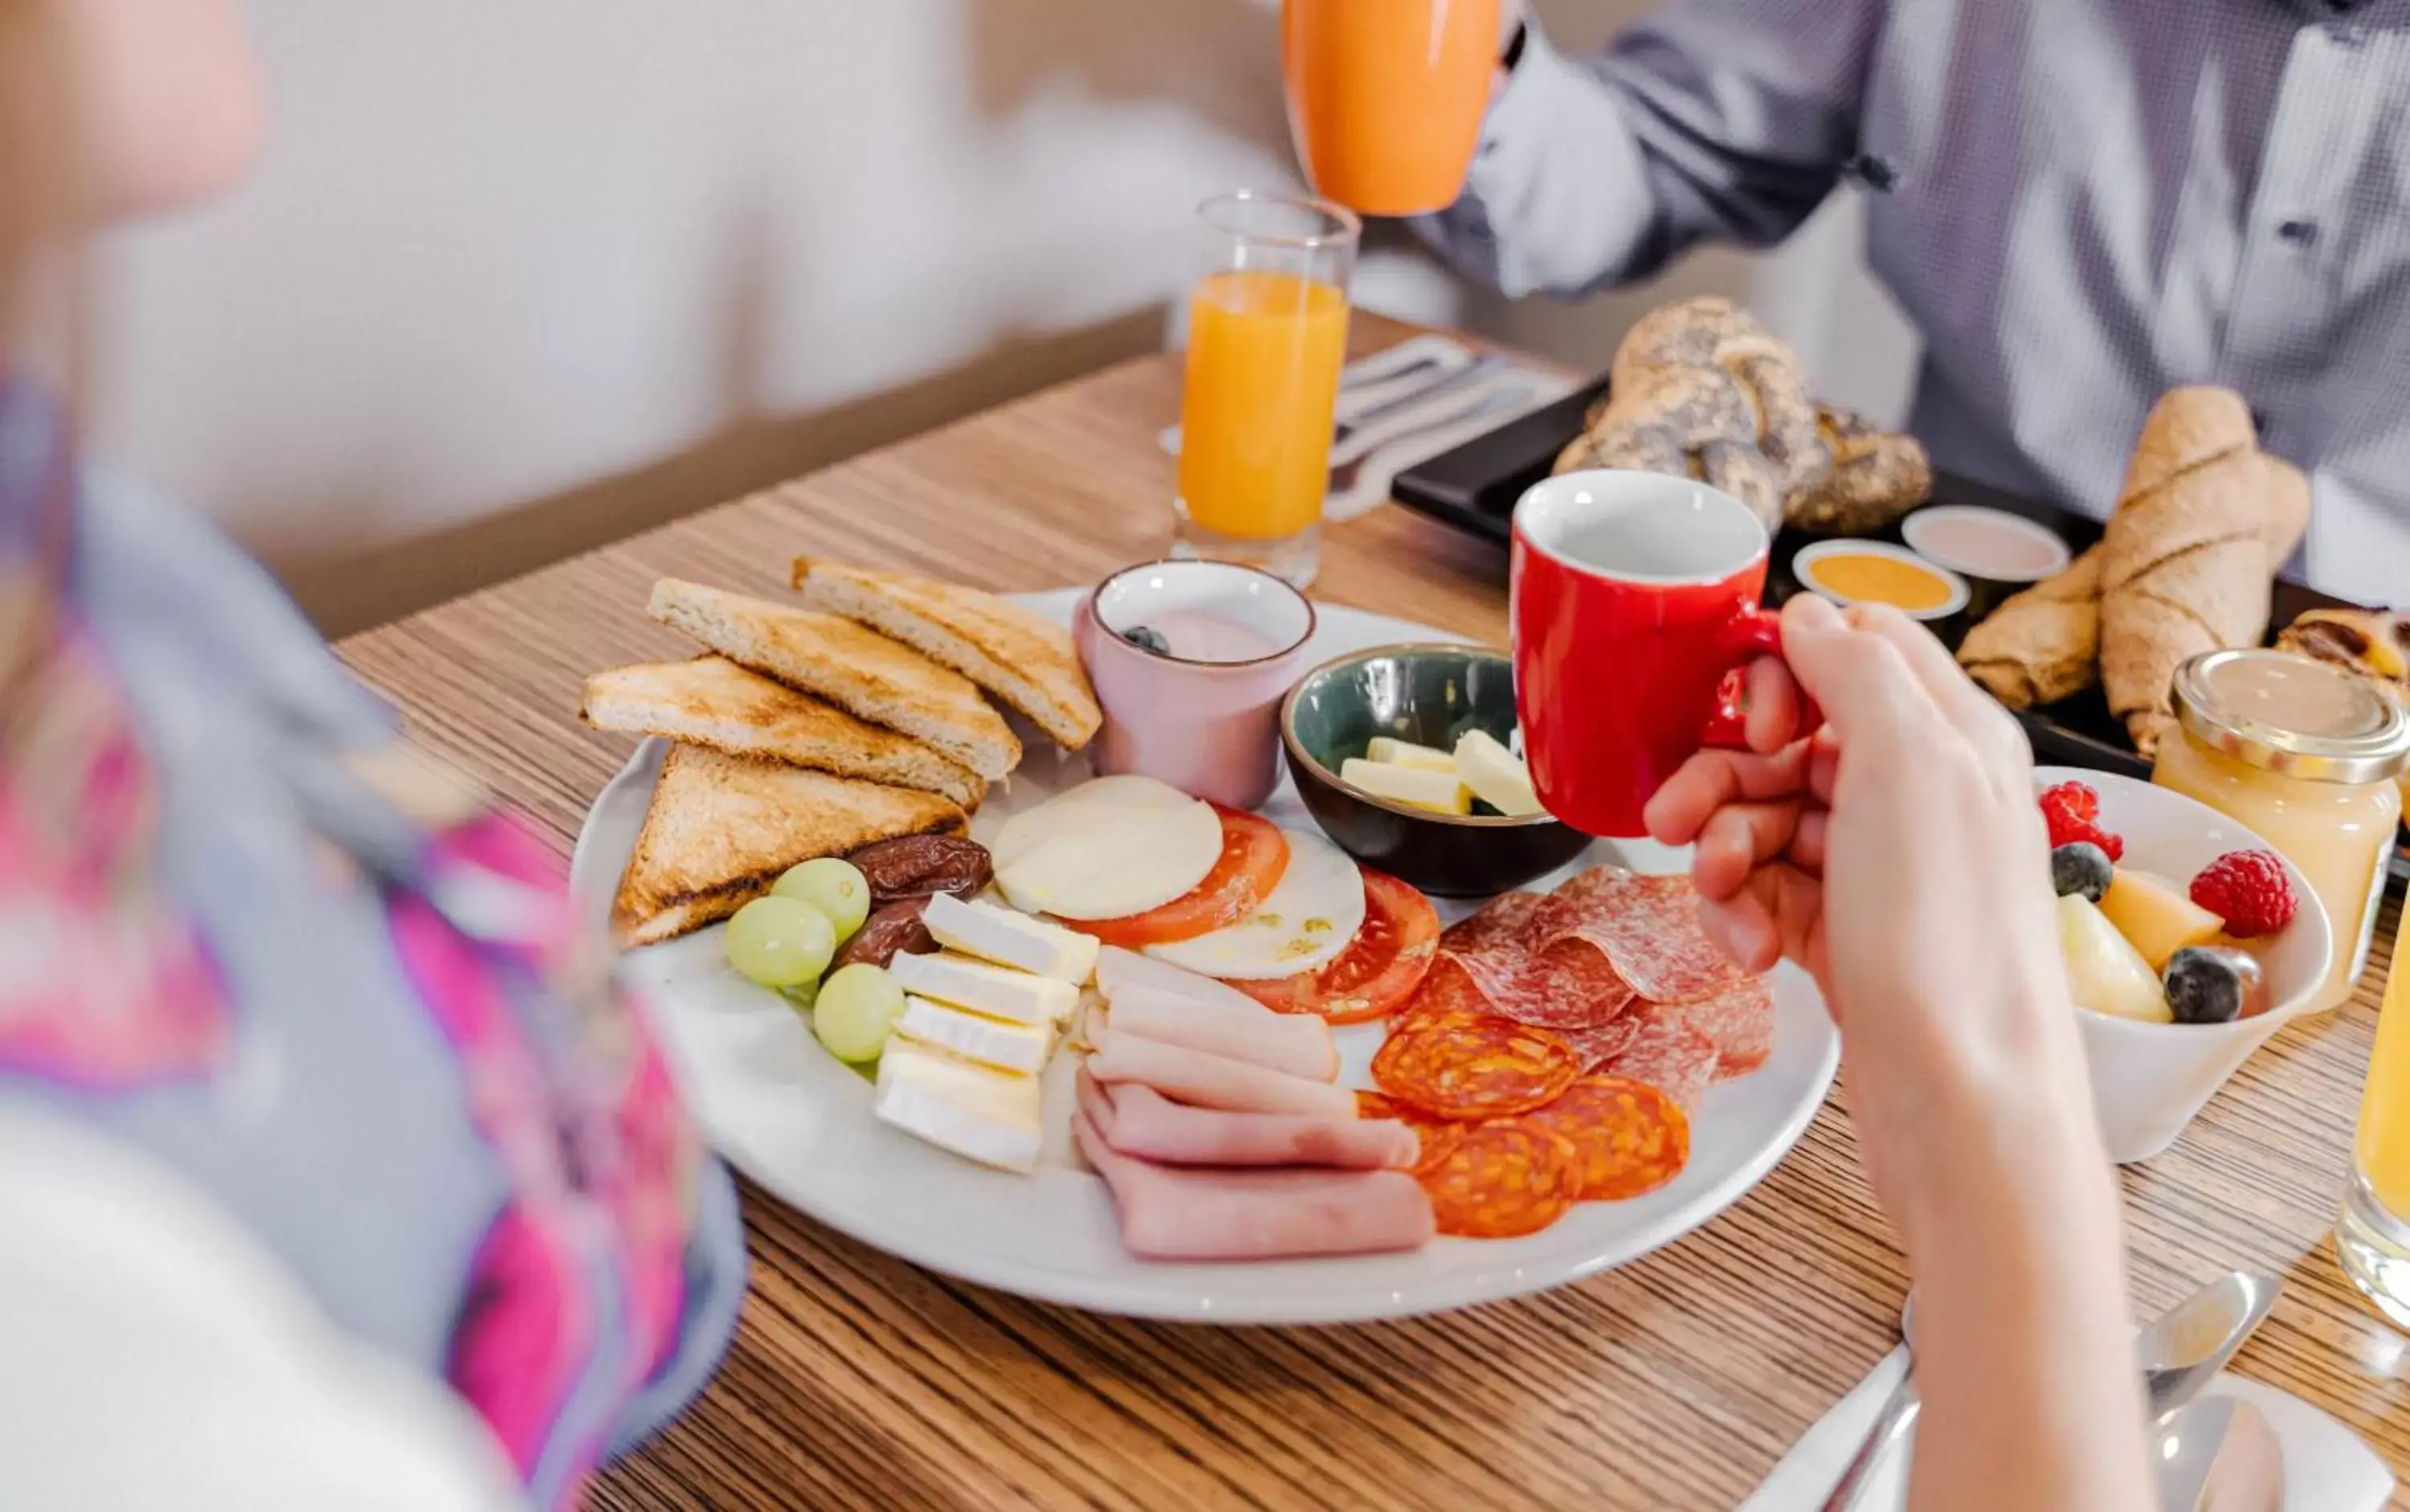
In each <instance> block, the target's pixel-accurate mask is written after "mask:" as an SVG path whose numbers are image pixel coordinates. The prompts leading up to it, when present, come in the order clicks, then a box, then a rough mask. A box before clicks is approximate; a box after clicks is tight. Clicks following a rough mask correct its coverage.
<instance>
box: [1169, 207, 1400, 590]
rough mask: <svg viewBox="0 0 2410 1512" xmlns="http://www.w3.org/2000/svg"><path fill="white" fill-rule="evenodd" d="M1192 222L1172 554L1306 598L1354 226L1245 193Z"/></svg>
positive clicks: (1342, 343)
mask: <svg viewBox="0 0 2410 1512" xmlns="http://www.w3.org/2000/svg"><path fill="white" fill-rule="evenodd" d="M1197 220H1198V254H1199V273H1200V276H1199V278H1198V282H1197V285H1196V287H1195V288H1193V289H1192V290H1190V291H1189V296H1188V380H1187V387H1186V390H1185V392H1184V393H1183V397H1182V401H1181V409H1180V495H1179V499H1178V507H1179V516H1180V518H1179V524H1178V527H1177V530H1176V533H1175V537H1174V540H1173V543H1172V554H1173V555H1174V556H1185V557H1211V558H1217V559H1220V560H1229V561H1243V562H1246V563H1248V564H1249V565H1251V566H1256V567H1260V568H1262V569H1264V570H1265V571H1266V572H1270V573H1272V574H1275V575H1277V576H1280V577H1282V578H1285V579H1286V580H1287V581H1288V582H1290V583H1293V584H1295V585H1297V586H1298V587H1299V588H1303V587H1304V586H1305V585H1306V584H1307V583H1308V582H1311V581H1312V580H1313V577H1314V569H1315V567H1316V566H1317V565H1318V563H1319V558H1320V551H1321V534H1322V496H1323V494H1324V492H1325V491H1326V490H1327V489H1328V487H1329V482H1330V442H1331V411H1332V409H1333V407H1334V406H1335V405H1336V404H1337V403H1338V400H1339V370H1340V367H1341V365H1342V364H1343V363H1344V362H1345V361H1346V356H1347V280H1348V277H1349V275H1350V274H1352V273H1353V272H1354V271H1355V269H1356V240H1357V235H1358V233H1359V232H1360V230H1361V226H1360V225H1359V224H1358V223H1357V219H1356V217H1355V216H1354V215H1353V214H1352V213H1350V212H1349V211H1345V210H1343V209H1341V208H1340V207H1339V206H1337V205H1333V204H1330V203H1328V202H1327V201H1324V200H1319V199H1312V198H1307V197H1304V196H1285V195H1270V194H1254V193H1240V194H1233V195H1222V196H1217V197H1215V198H1212V199H1209V200H1207V201H1206V202H1205V203H1204V204H1202V205H1200V206H1198V210H1197Z"/></svg>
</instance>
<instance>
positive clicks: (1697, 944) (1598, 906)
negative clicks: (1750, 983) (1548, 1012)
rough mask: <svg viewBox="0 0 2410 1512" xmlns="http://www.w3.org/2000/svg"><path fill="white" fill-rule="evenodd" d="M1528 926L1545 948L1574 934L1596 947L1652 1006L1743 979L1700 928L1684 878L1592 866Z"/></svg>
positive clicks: (1707, 993) (1694, 896) (1691, 998)
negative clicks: (1646, 874)
mask: <svg viewBox="0 0 2410 1512" xmlns="http://www.w3.org/2000/svg"><path fill="white" fill-rule="evenodd" d="M1530 928H1531V929H1532V930H1533V931H1534V932H1539V933H1542V935H1543V937H1544V939H1545V941H1546V943H1547V944H1550V945H1554V944H1558V943H1559V942H1561V941H1562V940H1563V939H1564V938H1567V937H1573V938H1580V939H1584V940H1588V941H1589V942H1590V944H1592V945H1595V946H1597V947H1598V949H1599V950H1600V951H1601V952H1604V954H1605V956H1606V959H1607V961H1608V963H1609V964H1610V965H1612V966H1613V967H1614V968H1615V972H1616V974H1617V975H1618V976H1619V977H1621V978H1622V979H1623V980H1624V981H1625V982H1627V983H1628V984H1630V986H1631V988H1632V990H1633V993H1634V994H1636V995H1637V996H1641V997H1644V998H1646V999H1648V1001H1649V1002H1652V1003H1688V1002H1695V1001H1697V1000H1698V999H1700V998H1704V997H1712V996H1716V995H1717V994H1718V993H1720V992H1723V991H1725V990H1727V989H1728V988H1731V987H1733V986H1734V985H1735V984H1737V983H1738V982H1740V981H1742V980H1743V973H1742V971H1741V969H1740V967H1737V966H1735V965H1734V964H1733V961H1732V958H1731V957H1730V956H1728V955H1726V954H1724V952H1723V951H1722V949H1721V948H1720V946H1718V945H1717V944H1716V942H1715V941H1713V940H1711V939H1709V938H1707V936H1706V931H1705V930H1703V929H1701V928H1700V927H1699V894H1698V892H1697V890H1696V889H1695V888H1693V887H1692V886H1691V880H1690V879H1689V878H1688V877H1641V876H1635V875H1634V874H1633V873H1631V872H1628V871H1623V870H1621V869H1619V868H1617V867H1612V866H1601V867H1597V868H1594V869H1592V870H1590V871H1587V872H1584V873H1582V874H1581V875H1580V876H1579V877H1576V878H1575V879H1573V880H1571V881H1568V882H1567V883H1565V885H1564V886H1563V887H1561V888H1560V889H1559V890H1558V891H1557V892H1556V893H1555V894H1553V895H1552V896H1551V897H1550V898H1549V899H1548V901H1547V905H1546V908H1544V909H1540V910H1538V911H1536V912H1535V913H1534V915H1533V917H1532V921H1531V924H1530Z"/></svg>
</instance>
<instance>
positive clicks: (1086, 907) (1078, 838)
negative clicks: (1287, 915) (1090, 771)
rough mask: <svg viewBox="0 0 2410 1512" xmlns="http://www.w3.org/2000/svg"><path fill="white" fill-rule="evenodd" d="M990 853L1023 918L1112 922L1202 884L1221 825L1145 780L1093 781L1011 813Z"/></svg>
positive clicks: (1207, 810) (1204, 808)
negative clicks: (1031, 915)
mask: <svg viewBox="0 0 2410 1512" xmlns="http://www.w3.org/2000/svg"><path fill="white" fill-rule="evenodd" d="M988 849H989V851H990V853H991V854H992V855H993V856H994V858H995V882H996V886H997V887H999V888H1001V889H1002V890H1003V892H1004V895H1005V897H1006V898H1007V899H1008V900H1009V902H1010V903H1011V904H1012V906H1013V907H1014V908H1016V909H1020V910H1021V911H1022V912H1024V913H1051V914H1053V915H1054V916H1055V917H1056V918H1058V919H1119V918H1123V917H1125V916H1126V915H1129V914H1133V913H1144V912H1146V911H1147V910H1148V909H1159V908H1161V907H1163V906H1164V905H1165V904H1167V903H1169V902H1170V901H1171V900H1172V899H1174V898H1176V897H1179V896H1180V895H1181V894H1183V893H1186V892H1188V891H1189V890H1190V889H1192V888H1194V887H1195V886H1196V885H1197V884H1198V883H1199V882H1201V881H1203V880H1205V874H1206V873H1208V872H1210V871H1212V869H1213V864H1214V863H1215V862H1216V861H1219V860H1220V859H1221V858H1222V821H1221V819H1220V818H1219V817H1218V816H1216V815H1215V814H1214V812H1213V806H1212V805H1211V804H1209V803H1206V802H1204V801H1202V800H1201V799H1197V798H1191V797H1190V796H1188V794H1186V793H1184V792H1181V791H1180V790H1179V789H1178V788H1175V787H1171V786H1169V784H1167V783H1162V782H1157V781H1155V780H1154V778H1145V777H1100V778H1096V780H1095V781H1093V782H1083V783H1082V784H1081V785H1080V786H1078V787H1076V788H1073V789H1071V790H1070V791H1069V792H1064V793H1059V794H1057V795H1056V796H1054V797H1053V798H1050V799H1048V800H1047V801H1046V802H1044V803H1042V804H1039V805H1038V807H1035V808H1032V809H1030V810H1029V811H1028V812H1027V813H1024V814H1015V815H1014V816H1013V817H1012V818H1011V819H1010V820H1009V821H1006V823H1005V826H1004V828H1003V829H1002V830H1000V831H998V832H997V833H996V837H995V843H994V845H993V846H991V847H989V848H988Z"/></svg>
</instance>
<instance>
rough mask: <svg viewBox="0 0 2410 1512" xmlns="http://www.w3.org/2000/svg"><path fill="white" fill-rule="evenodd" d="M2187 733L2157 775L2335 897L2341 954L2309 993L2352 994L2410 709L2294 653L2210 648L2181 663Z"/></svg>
mask: <svg viewBox="0 0 2410 1512" xmlns="http://www.w3.org/2000/svg"><path fill="white" fill-rule="evenodd" d="M2173 693H2174V698H2175V709H2176V722H2177V732H2176V733H2174V734H2170V735H2168V736H2167V737H2166V738H2164V739H2162V740H2161V741H2160V742H2159V755H2158V763H2157V765H2156V767H2155V768H2154V769H2153V771H2152V773H2151V780H2152V781H2154V782H2156V783H2157V784H2158V785H2159V786H2161V787H2163V788H2170V789H2173V790H2174V791H2175V792H2181V793H2185V794H2186V795H2188V796H2190V797H2193V798H2197V799H2199V800H2200V801H2201V802H2202V803H2205V804H2207V805H2209V806H2210V807H2212V808H2214V809H2216V810H2217V811H2218V812H2220V813H2222V814H2225V815H2226V816H2228V817H2229V818H2230V819H2232V820H2234V821H2236V822H2238V823H2241V824H2243V825H2245V826H2247V827H2248V828H2249V829H2251V830H2252V831H2253V832H2255V833H2256V834H2258V836H2260V837H2262V838H2263V839H2265V840H2267V842H2268V843H2269V844H2271V845H2272V846H2274V847H2275V848H2276V849H2277V850H2281V851H2283V852H2284V854H2285V859H2287V861H2290V862H2291V863H2292V864H2293V865H2295V866H2296V867H2298V868H2300V870H2301V875H2302V877H2303V878H2305V879H2307V880H2308V881H2309V884H2310V887H2311V889H2312V890H2313V891H2315V892H2316V894H2317V895H2318V901H2319V903H2321V904H2322V905H2324V906H2325V908H2326V911H2327V918H2328V920H2329V921H2330V923H2332V924H2333V926H2334V963H2333V965H2332V967H2330V969H2329V971H2328V975H2327V981H2326V982H2325V984H2324V985H2323V986H2321V987H2320V988H2319V989H2318V991H2317V992H2316V995H2314V996H2312V998H2311V999H2310V1006H2311V1007H2312V1008H2317V1009H2327V1008H2333V1007H2335V1006H2336V1005H2338V1004H2340V1003H2342V1002H2344V1001H2345V999H2347V998H2348V997H2350V996H2351V990H2352V987H2353V986H2354V985H2355V984H2356V983H2357V982H2358V981H2359V973H2360V970H2361V968H2362V967H2365V966H2366V965H2367V964H2368V946H2369V937H2370V935H2371V934H2372V933H2373V932H2374V928H2375V925H2376V909H2377V904H2378V901H2379V900H2380V899H2381V898H2382V897H2383V896H2384V894H2385V877H2386V868H2387V866H2388V864H2389V863H2390V861H2391V860H2392V857H2393V850H2394V846H2395V843H2396V839H2395V836H2396V832H2397V830H2398V829H2399V827H2400V825H2401V822H2402V793H2401V790H2400V789H2399V788H2397V787H2396V786H2395V778H2398V777H2399V776H2401V774H2402V772H2403V768H2404V767H2405V766H2410V717H2405V716H2404V715H2403V711H2402V710H2401V709H2400V708H2399V707H2397V706H2396V705H2394V703H2393V701H2392V700H2391V699H2389V698H2388V697H2386V695H2385V693H2384V692H2383V691H2381V690H2380V689H2378V688H2377V687H2376V686H2375V685H2374V684H2373V683H2371V682H2369V681H2368V680H2367V679H2366V678H2364V677H2361V676H2358V675H2357V674H2354V673H2351V672H2348V671H2345V670H2344V669H2342V668H2339V667H2333V666H2330V665H2328V664H2327V663H2325V662H2322V661H2312V660H2310V659H2309V658H2308V657H2305V656H2297V655H2295V654H2293V653H2292V652H2290V651H2275V650H2230V651H2209V652H2205V653H2203V654H2202V655H2199V656H2196V657H2194V658H2193V659H2192V660H2191V661H2186V662H2185V664H2184V665H2183V666H2181V667H2178V668H2177V669H2176V676H2175V684H2174V688H2173Z"/></svg>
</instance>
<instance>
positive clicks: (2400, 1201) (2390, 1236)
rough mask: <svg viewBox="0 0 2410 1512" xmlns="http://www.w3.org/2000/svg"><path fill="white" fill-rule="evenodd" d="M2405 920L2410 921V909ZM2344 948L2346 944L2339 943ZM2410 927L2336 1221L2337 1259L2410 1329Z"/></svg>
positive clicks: (2402, 938)
mask: <svg viewBox="0 0 2410 1512" xmlns="http://www.w3.org/2000/svg"><path fill="white" fill-rule="evenodd" d="M2403 918H2404V919H2405V920H2410V909H2405V910H2404V911H2403ZM2335 944H2336V947H2337V949H2341V948H2342V944H2343V941H2342V939H2341V938H2337V939H2336V941H2335ZM2404 945H2410V928H2405V929H2403V930H2401V931H2399V932H2398V933H2397V934H2396V935H2395V937H2394V941H2393V960H2392V974H2391V976H2390V977H2389V978H2388V980H2387V981H2386V983H2385V1006H2384V1008H2383V1009H2382V1010H2379V1011H2378V1013H2377V1017H2376V1048H2375V1050H2374V1052H2372V1053H2371V1054H2370V1055H2369V1057H2368V1089H2367V1090H2366V1091H2365V1092H2363V1093H2361V1094H2360V1100H2359V1133H2358V1135H2357V1136H2355V1137H2354V1139H2353V1140H2352V1151H2351V1185H2350V1186H2349V1187H2348V1188H2347V1189H2346V1190H2345V1193H2344V1199H2343V1217H2342V1218H2341V1220H2339V1221H2338V1222H2337V1223H2336V1224H2335V1258H2337V1259H2338V1260H2340V1261H2342V1262H2343V1270H2344V1274H2345V1275H2347V1276H2349V1277H2350V1278H2351V1281H2352V1284H2353V1285H2354V1286H2356V1287H2359V1289H2360V1290H2361V1291H2363V1292H2365V1293H2366V1294H2367V1296H2368V1300H2369V1301H2372V1302H2374V1303H2375V1304H2376V1307H2377V1310H2378V1311H2379V1312H2382V1313H2383V1314H2384V1315H2385V1316H2388V1317H2389V1318H2391V1319H2392V1320H2393V1321H2394V1322H2396V1323H2398V1324H2400V1325H2402V1326H2403V1327H2404V1328H2410V961H2405V960H2404V959H2403V946H2404Z"/></svg>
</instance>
